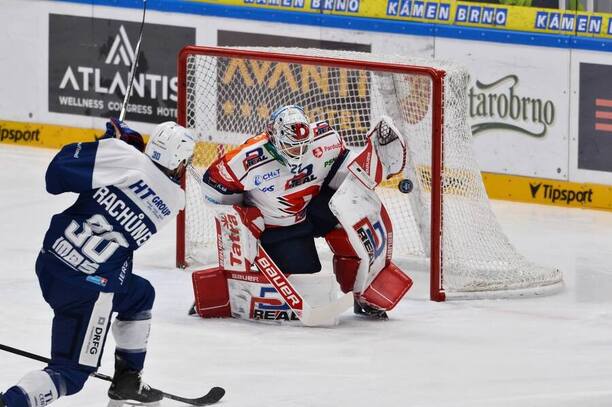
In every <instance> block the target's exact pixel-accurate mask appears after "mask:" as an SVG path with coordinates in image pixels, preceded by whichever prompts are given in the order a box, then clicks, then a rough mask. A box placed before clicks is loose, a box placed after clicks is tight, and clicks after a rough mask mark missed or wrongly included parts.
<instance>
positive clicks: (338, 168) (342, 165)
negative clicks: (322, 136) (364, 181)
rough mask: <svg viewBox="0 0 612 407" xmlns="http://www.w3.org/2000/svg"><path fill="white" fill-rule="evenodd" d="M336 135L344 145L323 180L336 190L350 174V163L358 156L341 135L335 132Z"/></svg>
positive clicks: (324, 183) (326, 184)
mask: <svg viewBox="0 0 612 407" xmlns="http://www.w3.org/2000/svg"><path fill="white" fill-rule="evenodd" d="M335 136H336V137H338V141H339V142H340V143H341V145H342V147H341V148H340V151H339V152H338V156H337V157H336V160H335V161H334V163H333V164H332V165H331V167H329V172H328V173H327V175H326V177H325V181H324V182H323V185H325V186H328V187H329V188H331V189H333V190H334V191H335V190H337V189H338V188H339V187H340V185H341V184H342V182H343V181H344V179H345V178H346V177H347V175H348V174H349V170H348V164H349V163H350V162H351V161H353V160H354V159H355V157H356V153H355V151H353V150H350V149H349V148H348V147H347V146H346V144H345V143H344V140H342V138H341V137H340V135H339V134H338V133H335Z"/></svg>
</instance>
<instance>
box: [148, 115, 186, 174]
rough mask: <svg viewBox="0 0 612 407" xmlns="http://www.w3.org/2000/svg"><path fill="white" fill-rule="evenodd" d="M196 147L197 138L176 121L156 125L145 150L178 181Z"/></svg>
mask: <svg viewBox="0 0 612 407" xmlns="http://www.w3.org/2000/svg"><path fill="white" fill-rule="evenodd" d="M194 148H195V139H194V137H193V135H191V133H190V132H189V131H188V130H187V129H186V128H184V127H183V126H179V125H178V124H176V123H175V122H164V123H161V124H159V125H158V126H157V127H155V129H154V130H153V133H152V134H151V138H150V139H149V142H148V143H147V146H146V147H145V151H144V152H145V154H146V155H147V156H149V158H150V159H151V160H152V161H153V162H154V163H155V164H157V165H159V166H161V167H163V168H164V169H165V170H166V171H165V172H166V174H167V175H168V176H169V177H170V178H172V179H174V180H175V181H176V180H178V179H180V178H181V177H182V175H183V173H184V170H185V168H186V166H187V165H188V164H189V162H190V161H191V157H192V156H193V149H194Z"/></svg>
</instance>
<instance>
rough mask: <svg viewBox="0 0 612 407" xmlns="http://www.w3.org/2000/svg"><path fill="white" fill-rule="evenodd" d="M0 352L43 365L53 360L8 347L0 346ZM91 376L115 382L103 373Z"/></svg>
mask: <svg viewBox="0 0 612 407" xmlns="http://www.w3.org/2000/svg"><path fill="white" fill-rule="evenodd" d="M0 350H3V351H5V352H9V353H14V354H15V355H19V356H23V357H26V358H28V359H33V360H37V361H39V362H43V363H46V364H49V363H51V359H49V358H46V357H44V356H40V355H37V354H35V353H30V352H26V351H25V350H21V349H17V348H13V347H12V346H7V345H3V344H0ZM91 376H93V377H95V378H98V379H101V380H106V381H107V382H112V381H113V378H112V377H110V376H107V375H105V374H101V373H96V372H94V373H92V374H91Z"/></svg>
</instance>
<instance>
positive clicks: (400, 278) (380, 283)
mask: <svg viewBox="0 0 612 407" xmlns="http://www.w3.org/2000/svg"><path fill="white" fill-rule="evenodd" d="M410 287H412V279H411V278H410V277H408V276H407V275H406V274H404V272H403V271H402V270H400V269H399V267H397V266H396V265H395V264H393V263H392V262H391V263H389V264H388V265H387V266H386V267H385V268H383V269H382V270H381V271H380V273H378V275H377V276H376V277H375V278H374V280H372V282H371V283H370V285H369V286H368V287H366V289H365V290H364V292H363V293H362V294H361V298H360V299H361V300H363V301H365V302H366V303H367V304H369V305H371V306H374V307H376V308H378V309H383V310H386V311H389V310H391V309H393V308H394V307H395V306H396V305H397V303H398V302H399V301H400V300H401V299H402V298H403V297H404V295H406V292H408V290H409V289H410Z"/></svg>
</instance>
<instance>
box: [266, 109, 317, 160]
mask: <svg viewBox="0 0 612 407" xmlns="http://www.w3.org/2000/svg"><path fill="white" fill-rule="evenodd" d="M266 133H268V136H269V137H270V142H271V143H272V145H273V146H274V148H275V149H276V151H277V152H278V154H279V155H280V157H281V158H282V159H283V160H284V161H285V162H287V163H289V164H299V163H300V161H301V159H302V157H303V156H304V154H305V153H306V152H307V151H308V147H309V145H310V143H312V141H313V139H314V136H313V132H312V131H311V130H310V122H309V121H308V118H307V117H306V114H305V113H304V110H303V109H302V108H301V107H299V106H296V105H290V106H283V107H281V108H280V109H278V110H276V111H275V112H274V113H272V115H271V116H270V120H269V121H268V124H267V126H266Z"/></svg>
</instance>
